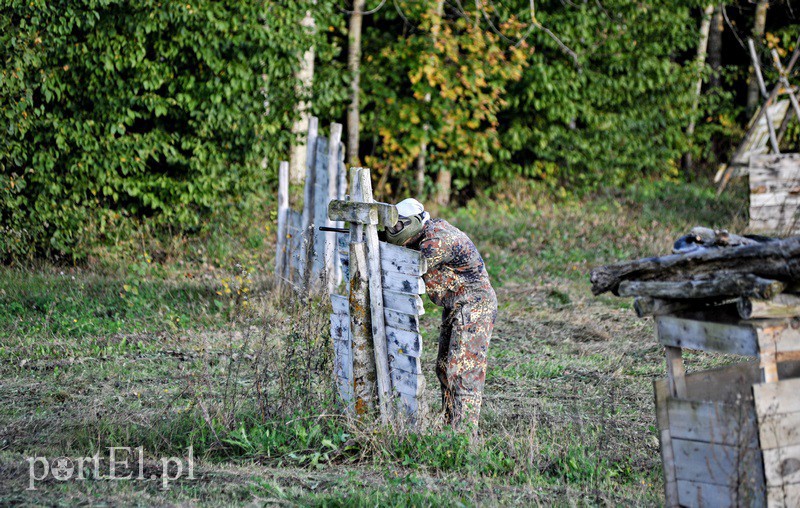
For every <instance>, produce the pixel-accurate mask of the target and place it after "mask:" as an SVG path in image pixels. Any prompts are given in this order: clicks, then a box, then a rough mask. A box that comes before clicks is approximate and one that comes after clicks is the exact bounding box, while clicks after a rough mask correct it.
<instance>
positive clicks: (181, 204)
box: [0, 0, 334, 257]
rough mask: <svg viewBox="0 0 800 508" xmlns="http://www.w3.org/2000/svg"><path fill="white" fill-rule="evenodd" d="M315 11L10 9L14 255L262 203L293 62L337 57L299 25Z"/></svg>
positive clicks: (6, 66) (8, 169)
mask: <svg viewBox="0 0 800 508" xmlns="http://www.w3.org/2000/svg"><path fill="white" fill-rule="evenodd" d="M318 8H319V9H320V12H322V13H323V14H324V15H326V16H329V15H330V12H328V11H326V9H330V6H329V5H326V4H325V3H324V2H320V4H319V6H318ZM304 9H305V7H304V4H303V3H302V2H292V3H290V4H289V5H288V6H287V4H286V2H282V3H281V4H280V5H272V4H269V3H267V4H265V3H264V2H237V1H225V2H218V1H210V0H199V1H196V2H191V3H188V2H187V3H177V2H163V3H160V2H158V3H157V2H155V1H130V0H92V1H89V2H84V1H61V2H45V1H43V0H38V1H34V2H28V1H24V2H22V1H14V2H4V7H3V14H2V16H0V46H2V47H3V48H4V49H5V52H4V55H3V58H2V61H1V62H0V65H2V70H1V71H0V72H1V73H2V74H1V75H2V80H0V97H1V98H2V99H0V104H2V115H1V117H2V121H3V132H4V135H3V140H2V141H0V143H2V144H0V168H2V174H0V198H1V199H2V206H0V223H2V225H3V233H2V235H0V256H2V257H9V256H15V257H18V256H22V255H27V254H35V253H39V254H49V255H60V254H65V253H66V254H78V255H79V254H81V252H82V251H83V249H85V248H86V246H87V245H90V244H92V243H93V242H96V241H98V240H100V241H102V240H103V239H104V238H109V239H110V240H112V241H113V240H114V238H115V237H118V236H119V235H120V234H121V233H122V234H124V231H121V230H120V228H122V227H124V226H125V225H126V224H127V223H128V222H129V221H128V218H133V219H148V220H151V221H152V222H153V223H154V224H156V225H169V226H170V227H174V228H175V229H176V230H179V231H181V230H183V231H186V230H192V229H197V228H198V227H199V226H200V225H201V221H203V219H204V218H205V217H207V216H208V215H209V213H210V212H211V211H212V210H215V211H219V210H220V209H228V210H230V212H231V216H232V218H236V216H237V209H238V210H242V209H245V208H247V207H248V206H252V205H251V203H250V201H252V198H253V196H254V195H257V193H258V191H259V190H261V189H262V188H263V182H264V177H263V174H262V173H263V171H262V169H261V161H262V160H263V159H265V158H266V159H267V160H271V159H277V158H279V157H280V156H281V153H282V152H283V151H285V149H286V147H287V146H288V142H289V136H288V134H287V133H286V132H285V131H284V130H283V127H285V125H286V124H287V122H288V121H290V120H291V117H292V114H293V107H294V103H295V97H294V95H295V94H294V70H295V66H294V64H293V62H294V60H295V55H296V54H297V52H298V51H299V50H300V48H304V47H307V46H309V45H310V44H312V43H314V42H315V40H317V41H321V42H320V43H319V46H320V55H321V56H322V57H324V58H328V59H330V58H332V57H333V56H334V55H333V53H332V50H331V49H330V48H327V47H326V44H325V43H324V39H322V38H321V36H319V35H315V34H313V33H311V32H309V31H306V30H298V29H297V27H298V25H299V20H300V19H302V16H303V15H304V12H305V11H304ZM265 25H266V26H265ZM322 37H324V34H323V35H322ZM323 76H324V74H323ZM265 95H266V97H265ZM329 95H330V94H329ZM265 102H266V104H267V108H268V114H267V115H265V114H264V104H265Z"/></svg>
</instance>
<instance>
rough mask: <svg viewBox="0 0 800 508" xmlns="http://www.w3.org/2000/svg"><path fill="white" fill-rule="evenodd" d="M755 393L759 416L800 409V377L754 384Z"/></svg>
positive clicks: (793, 411) (792, 411)
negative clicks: (799, 395)
mask: <svg viewBox="0 0 800 508" xmlns="http://www.w3.org/2000/svg"><path fill="white" fill-rule="evenodd" d="M753 394H754V397H755V401H756V412H757V413H758V415H759V418H760V417H761V416H762V415H771V414H785V413H795V412H798V411H800V397H798V394H800V378H796V379H784V380H782V381H780V382H778V383H759V384H756V385H753Z"/></svg>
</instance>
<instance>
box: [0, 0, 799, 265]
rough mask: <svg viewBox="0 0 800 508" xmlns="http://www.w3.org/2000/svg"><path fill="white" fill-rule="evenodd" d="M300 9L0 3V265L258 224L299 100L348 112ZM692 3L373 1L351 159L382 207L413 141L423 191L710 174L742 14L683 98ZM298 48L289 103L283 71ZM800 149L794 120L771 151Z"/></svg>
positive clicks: (790, 45)
mask: <svg viewBox="0 0 800 508" xmlns="http://www.w3.org/2000/svg"><path fill="white" fill-rule="evenodd" d="M308 5H309V4H308V3H307V2H299V1H297V0H257V1H252V2H235V1H232V0H226V1H211V0H198V1H197V2H186V3H175V2H156V1H155V0H144V1H138V2H135V1H132V0H80V1H79V0H61V1H57V2H46V1H44V0H34V1H20V0H0V47H2V48H3V51H2V53H0V122H2V123H0V128H2V131H3V136H2V137H1V138H0V228H2V229H0V259H1V260H3V261H10V260H15V259H24V258H33V257H37V256H45V257H50V258H59V257H65V258H66V259H76V258H78V259H79V258H82V257H85V256H86V255H87V254H88V253H90V252H91V251H92V249H93V248H94V247H96V246H98V245H111V244H119V243H120V242H121V241H122V240H124V239H126V238H128V239H129V238H133V236H134V235H133V232H135V231H146V232H147V233H148V235H147V236H153V234H154V233H155V234H157V233H158V232H159V231H166V232H167V233H169V234H170V235H171V236H180V235H185V234H193V233H205V234H206V236H211V231H218V230H219V229H220V228H231V227H233V228H234V229H235V227H236V225H238V224H245V223H249V224H252V223H255V221H256V220H257V219H258V218H263V217H264V214H263V212H264V211H265V207H264V205H263V203H265V202H267V200H268V199H269V197H270V196H273V195H274V190H275V185H274V184H275V176H276V168H277V162H278V161H279V160H285V159H287V158H288V148H289V145H290V143H291V142H292V134H291V125H292V123H293V121H294V120H295V118H296V115H297V111H296V108H295V106H296V105H297V104H298V102H299V101H300V100H301V99H311V102H312V107H313V110H314V112H315V113H316V114H318V115H319V116H320V117H321V121H322V125H323V126H324V125H327V123H328V122H330V121H343V120H344V118H343V113H344V108H345V106H346V103H347V94H348V93H349V84H348V79H349V77H348V75H347V73H346V72H344V71H343V69H344V62H343V55H342V51H341V50H342V49H343V48H345V47H346V45H347V38H346V34H345V30H344V27H345V24H346V23H347V19H348V16H349V13H348V12H347V11H346V9H344V7H343V6H342V5H338V4H337V3H334V2H333V1H332V0H320V1H319V2H317V3H315V4H314V7H313V10H312V11H310V14H312V15H313V18H314V25H315V27H316V28H315V29H309V28H308V27H305V26H304V24H303V18H304V16H305V15H306V13H307V12H308V11H307V9H308ZM440 6H441V11H440V10H439V7H440ZM703 6H704V3H703V2H701V1H700V0H680V1H665V0H647V1H644V2H642V1H632V0H605V1H603V2H576V3H573V2H561V1H556V0H546V1H543V2H536V4H535V7H536V9H537V10H536V12H535V15H534V13H532V12H531V3H530V2H527V1H524V0H513V1H511V2H505V3H503V4H500V3H491V2H489V3H484V2H478V3H474V4H471V3H469V2H466V3H464V2H461V3H459V2H456V3H450V2H437V1H433V0H429V1H428V2H422V3H420V2H411V1H406V0H398V1H396V2H393V3H392V5H389V4H380V7H378V6H368V7H376V9H375V10H374V12H373V13H371V14H369V15H367V16H365V25H364V37H363V47H362V55H363V56H362V71H361V75H362V80H361V81H362V83H361V85H362V86H361V93H362V100H361V104H362V125H361V137H362V143H361V153H360V154H358V155H359V156H360V157H359V159H360V160H362V161H364V162H365V163H366V165H368V166H370V167H372V168H374V169H375V171H374V176H376V178H381V182H382V183H385V184H387V185H376V191H377V192H378V193H379V195H381V196H385V195H386V194H387V193H392V192H395V193H396V192H397V191H398V190H400V191H405V190H407V189H409V188H413V184H414V182H415V178H416V177H415V167H416V164H415V160H416V158H417V156H418V155H419V153H420V152H421V150H422V147H423V146H425V147H426V181H427V184H428V185H427V186H426V189H427V190H428V191H430V190H432V189H433V188H434V182H435V181H436V177H437V173H439V172H441V171H448V172H450V173H451V174H452V176H453V184H454V187H453V190H454V191H455V192H461V196H462V197H469V196H471V195H473V194H474V193H475V191H476V190H478V189H483V188H486V187H487V186H489V187H491V186H496V185H497V184H500V183H502V182H504V181H508V180H511V179H515V178H518V177H520V176H522V177H526V178H528V179H530V180H532V181H534V182H537V183H538V184H541V185H543V186H544V187H545V188H549V189H557V190H558V191H559V192H560V193H564V192H569V191H574V190H580V191H585V190H597V189H599V188H601V187H609V186H618V185H627V184H629V183H633V182H636V181H637V180H640V179H641V178H643V177H651V176H658V177H663V176H667V177H669V178H675V179H680V178H683V177H684V176H687V174H686V173H685V172H684V171H682V169H681V157H682V156H683V155H684V154H686V153H691V154H692V155H693V156H694V161H695V169H694V170H693V172H692V173H689V174H688V176H691V177H693V178H696V177H700V178H704V179H707V178H708V177H709V175H710V173H711V172H712V171H713V170H714V169H716V165H717V163H719V162H724V161H725V160H726V158H727V156H728V155H727V154H728V153H729V152H730V150H731V148H732V146H733V145H734V144H735V143H736V142H737V141H738V139H740V137H741V134H742V129H743V126H744V124H745V123H746V121H747V118H746V117H745V114H744V95H745V93H744V91H745V90H744V88H745V85H746V80H747V73H748V70H747V68H748V56H747V52H746V50H745V49H744V47H743V46H742V42H741V39H743V38H744V37H746V36H747V35H748V34H749V31H750V29H751V27H752V22H753V12H754V11H753V5H752V4H750V3H747V2H744V1H743V0H742V1H739V2H733V3H731V4H730V5H728V10H727V11H726V14H727V15H728V17H729V21H730V23H727V24H726V25H725V26H724V27H723V28H724V33H723V47H724V51H723V53H722V56H723V58H722V62H721V67H719V68H718V69H717V71H715V72H717V73H718V75H719V76H720V80H719V83H720V84H719V86H717V87H714V88H712V87H710V86H708V85H706V86H705V87H704V89H703V93H702V96H701V97H700V98H699V104H698V105H697V106H695V105H694V103H695V101H698V98H697V97H696V96H695V86H696V82H697V79H698V78H699V77H700V76H703V77H704V78H705V79H706V82H707V83H708V78H710V77H711V75H712V73H711V72H710V71H709V69H708V66H706V68H705V69H700V68H698V67H697V65H696V64H695V61H694V57H695V52H696V48H697V45H698V42H699V26H700V16H701V12H702V7H703ZM767 19H768V23H767V32H766V34H765V37H764V38H763V40H760V41H757V45H758V48H759V52H760V54H761V55H762V61H763V62H764V67H765V68H764V74H765V79H766V80H767V81H768V82H770V83H773V82H775V81H776V79H777V76H776V74H775V72H774V71H773V70H771V69H770V68H769V65H768V64H767V62H768V61H769V50H770V49H772V48H775V49H777V50H778V52H779V53H780V54H781V55H782V57H783V58H784V59H786V58H787V57H788V54H789V52H790V51H791V50H793V49H794V44H795V40H796V38H797V35H798V33H800V24H798V23H797V18H796V15H795V13H794V11H793V10H792V9H791V6H790V5H788V3H786V2H785V1H778V2H773V3H771V5H770V9H769V14H768V18H767ZM312 46H313V47H314V49H315V54H316V63H315V76H314V84H313V87H312V90H311V94H310V97H303V96H301V93H300V92H299V91H298V90H299V88H298V87H297V84H298V83H297V80H296V77H295V76H296V72H297V70H298V68H299V66H300V58H299V57H300V55H301V54H302V52H303V51H305V50H306V49H308V48H309V47H312ZM796 72H797V71H795V74H796ZM791 79H795V78H794V76H793V77H791ZM692 119H694V120H695V121H696V122H697V128H696V130H695V134H694V136H693V139H689V138H688V136H687V135H686V130H687V126H688V124H689V123H690V121H691V120H692ZM798 139H800V129H798V128H796V127H795V126H792V127H790V129H789V131H788V133H787V137H786V141H785V143H784V144H785V145H786V147H787V148H791V147H792V146H796V145H798ZM391 197H392V196H387V197H386V198H387V199H391ZM423 197H424V196H423ZM212 223H214V224H216V226H214V227H210V226H209V224H212ZM215 228H216V229H215ZM262 229H263V228H262ZM240 233H241V232H240ZM240 233H236V232H234V233H232V234H240ZM249 234H250V233H241V234H240V236H243V237H244V236H248V235H249Z"/></svg>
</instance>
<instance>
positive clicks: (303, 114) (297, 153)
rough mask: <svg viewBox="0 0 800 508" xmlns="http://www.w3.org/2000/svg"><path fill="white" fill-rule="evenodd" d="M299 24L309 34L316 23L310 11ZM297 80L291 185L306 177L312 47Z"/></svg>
mask: <svg viewBox="0 0 800 508" xmlns="http://www.w3.org/2000/svg"><path fill="white" fill-rule="evenodd" d="M300 24H301V26H302V27H303V29H304V30H308V31H311V32H313V31H315V30H316V23H315V22H314V18H313V16H312V15H311V11H307V12H306V15H305V17H304V18H303V21H301V22H300ZM297 80H298V81H299V85H298V88H297V90H296V92H297V96H298V97H300V100H299V101H298V103H297V106H296V110H297V112H298V114H299V117H298V119H297V121H296V122H295V123H294V125H293V126H292V133H293V134H294V139H295V140H294V141H293V142H292V149H291V153H290V155H289V180H291V182H292V183H301V182H302V181H303V180H304V179H305V176H306V162H307V158H306V153H307V148H308V147H307V144H308V140H307V139H306V134H307V131H308V119H309V111H310V110H311V101H310V97H311V85H312V83H313V81H314V47H313V46H312V47H310V48H308V49H307V50H306V51H305V52H304V53H303V57H302V58H301V60H300V69H299V70H298V71H297ZM306 98H309V100H305V99H306Z"/></svg>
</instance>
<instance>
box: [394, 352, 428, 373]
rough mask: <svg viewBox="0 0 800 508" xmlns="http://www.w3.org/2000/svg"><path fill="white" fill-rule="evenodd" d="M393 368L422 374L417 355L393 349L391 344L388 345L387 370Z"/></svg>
mask: <svg viewBox="0 0 800 508" xmlns="http://www.w3.org/2000/svg"><path fill="white" fill-rule="evenodd" d="M395 369H396V370H402V371H403V372H408V373H409V374H422V363H421V362H420V360H419V358H418V357H414V356H408V355H405V354H402V353H398V352H397V351H393V350H392V346H391V345H389V370H395Z"/></svg>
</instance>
